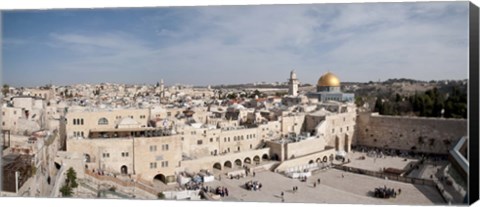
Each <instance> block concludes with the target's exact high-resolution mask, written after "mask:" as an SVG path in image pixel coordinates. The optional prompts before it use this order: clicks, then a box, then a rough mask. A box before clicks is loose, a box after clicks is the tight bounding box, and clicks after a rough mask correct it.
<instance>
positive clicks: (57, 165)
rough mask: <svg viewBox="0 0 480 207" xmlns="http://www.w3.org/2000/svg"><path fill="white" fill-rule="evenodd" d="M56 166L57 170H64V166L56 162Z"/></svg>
mask: <svg viewBox="0 0 480 207" xmlns="http://www.w3.org/2000/svg"><path fill="white" fill-rule="evenodd" d="M54 165H55V168H56V169H57V170H60V168H62V165H60V164H59V163H58V162H54Z"/></svg>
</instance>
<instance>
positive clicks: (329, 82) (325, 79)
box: [317, 72, 340, 87]
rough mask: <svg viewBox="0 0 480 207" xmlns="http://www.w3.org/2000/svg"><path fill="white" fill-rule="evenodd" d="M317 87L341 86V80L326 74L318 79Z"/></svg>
mask: <svg viewBox="0 0 480 207" xmlns="http://www.w3.org/2000/svg"><path fill="white" fill-rule="evenodd" d="M317 86H329V87H334V86H340V80H339V79H338V78H337V76H335V75H334V74H333V73H330V72H328V73H325V74H324V75H322V77H320V79H318V82H317Z"/></svg>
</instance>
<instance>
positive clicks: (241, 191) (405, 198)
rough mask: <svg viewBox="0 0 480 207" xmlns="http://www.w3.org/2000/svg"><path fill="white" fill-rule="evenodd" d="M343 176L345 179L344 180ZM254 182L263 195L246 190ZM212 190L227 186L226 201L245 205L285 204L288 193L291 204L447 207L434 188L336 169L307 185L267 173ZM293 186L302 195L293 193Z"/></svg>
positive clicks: (218, 183) (227, 181)
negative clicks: (391, 192)
mask: <svg viewBox="0 0 480 207" xmlns="http://www.w3.org/2000/svg"><path fill="white" fill-rule="evenodd" d="M342 174H343V175H344V178H342ZM317 178H320V179H321V184H320V185H317V187H313V182H314V181H316V180H317ZM250 180H254V181H259V182H261V183H262V185H263V187H262V189H261V191H249V190H246V189H245V188H244V187H243V186H244V183H245V182H247V181H250ZM205 185H206V186H209V187H217V186H224V187H226V188H228V190H229V196H228V197H223V198H222V199H221V200H223V201H243V202H245V201H246V202H249V201H251V202H282V197H281V192H282V191H283V192H284V202H288V203H330V204H404V205H408V204H410V205H412V204H415V205H432V204H444V201H443V199H442V197H441V196H440V194H439V193H438V191H437V190H436V189H435V188H433V187H430V186H422V185H412V184H408V183H402V182H396V181H391V180H384V179H380V178H375V177H370V176H366V175H358V174H353V173H348V172H343V171H340V170H336V169H329V170H325V171H319V172H317V173H315V174H314V175H313V176H312V177H310V178H308V180H307V182H301V181H299V180H296V179H291V178H288V177H286V176H284V175H282V174H278V173H274V172H270V171H263V172H258V173H256V176H255V177H253V176H252V175H250V176H248V177H245V178H240V179H226V178H225V179H222V180H221V181H218V180H215V181H213V182H209V183H205ZM293 186H298V191H297V192H295V193H294V192H293V190H292V189H293ZM383 186H387V187H388V188H395V189H397V190H398V189H399V188H401V189H402V193H401V194H400V195H397V197H396V198H390V199H380V198H374V197H373V196H372V193H371V192H373V190H374V189H375V188H376V187H383Z"/></svg>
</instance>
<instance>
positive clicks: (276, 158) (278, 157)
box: [271, 154, 280, 161]
mask: <svg viewBox="0 0 480 207" xmlns="http://www.w3.org/2000/svg"><path fill="white" fill-rule="evenodd" d="M271 159H272V160H276V161H280V156H278V154H273V155H272V158H271Z"/></svg>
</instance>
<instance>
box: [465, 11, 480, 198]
mask: <svg viewBox="0 0 480 207" xmlns="http://www.w3.org/2000/svg"><path fill="white" fill-rule="evenodd" d="M469 10H470V11H469V12H470V13H469V43H470V47H469V48H470V49H469V50H470V51H469V65H470V73H469V80H468V84H469V95H468V96H469V101H468V104H469V107H468V110H469V114H468V115H469V142H470V144H469V145H470V146H469V148H470V149H469V150H468V153H469V155H468V156H469V159H468V160H469V168H470V169H469V171H470V172H469V179H468V195H467V196H468V203H469V204H470V205H472V204H473V203H474V202H476V201H478V197H479V191H478V188H479V187H478V186H479V180H478V176H479V171H478V169H479V152H478V149H479V143H478V139H479V136H478V135H479V122H478V118H479V113H478V110H479V105H478V96H479V95H478V91H479V83H478V82H479V80H478V79H479V63H478V59H479V45H478V44H479V35H478V32H479V25H478V24H479V19H478V18H479V16H478V7H477V6H476V5H475V4H473V3H472V2H470V5H469Z"/></svg>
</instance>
